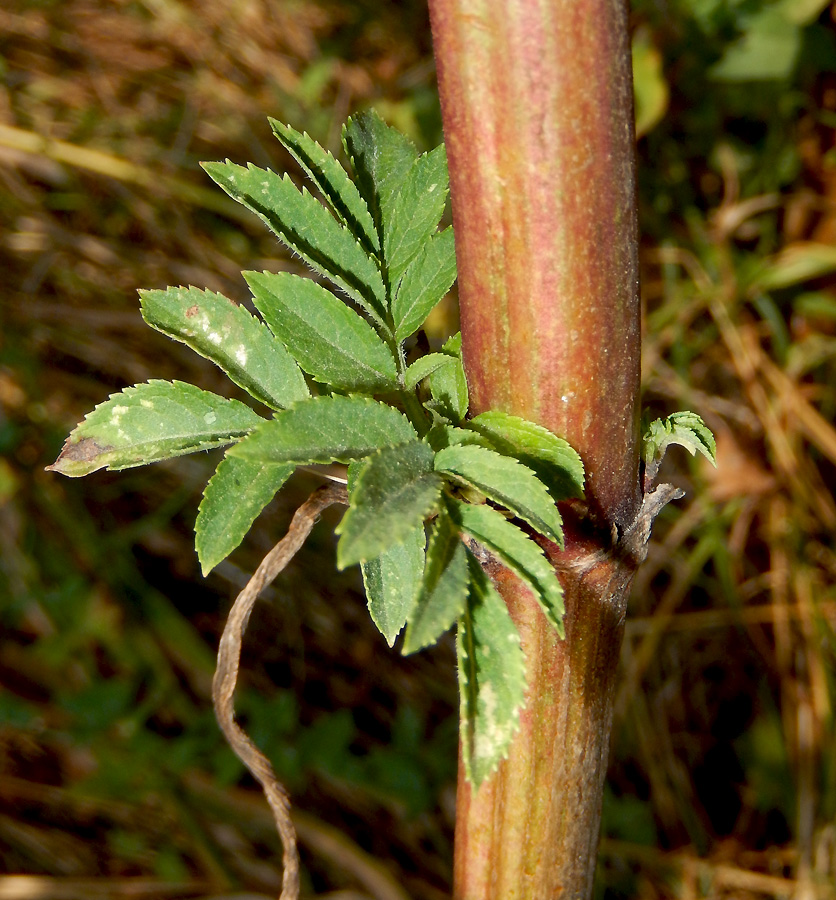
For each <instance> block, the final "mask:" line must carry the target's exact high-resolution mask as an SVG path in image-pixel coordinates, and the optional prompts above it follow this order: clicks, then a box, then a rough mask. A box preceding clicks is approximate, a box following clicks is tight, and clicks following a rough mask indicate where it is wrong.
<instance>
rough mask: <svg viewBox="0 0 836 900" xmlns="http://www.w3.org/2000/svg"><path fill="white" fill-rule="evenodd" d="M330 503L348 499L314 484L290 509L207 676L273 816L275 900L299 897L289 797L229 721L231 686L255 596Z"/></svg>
mask: <svg viewBox="0 0 836 900" xmlns="http://www.w3.org/2000/svg"><path fill="white" fill-rule="evenodd" d="M335 503H342V504H344V505H345V504H347V503H348V496H347V493H346V489H345V487H344V486H343V485H335V484H332V485H326V486H324V487H321V488H319V489H318V490H316V491H314V493H313V494H311V496H310V497H308V499H307V500H306V501H305V502H304V503H303V504H302V505H301V506H300V507H299V509H297V510H296V512H295V513H294V515H293V520H292V521H291V523H290V528H288V530H287V534H286V535H285V536H284V537H283V538H282V539H281V540H280V541H279V542H278V544H276V546H275V547H273V549H272V550H271V551H270V552H269V553H268V554H267V556H265V557H264V559H263V560H262V562H261V565H260V566H259V567H258V569H256V571H255V574H254V575H253V577H252V578H251V579H250V580H249V582H248V583H247V586H246V587H245V588H244V590H242V591H241V593H240V594H239V595H238V596H237V597H236V599H235V603H233V605H232V609H231V610H230V612H229V617H228V618H227V620H226V625H225V626H224V630H223V634H222V635H221V641H220V645H219V647H218V662H217V667H216V669H215V677H214V679H213V681H212V701H213V703H214V706H215V716H216V717H217V719H218V724H219V725H220V726H221V730H222V731H223V733H224V735H225V737H226V739H227V741H228V742H229V745H230V746H231V747H232V749H233V750H234V751H235V754H236V755H237V756H238V758H239V759H240V760H241V762H243V763H244V765H245V766H246V767H247V768H248V769H249V770H250V772H252V774H253V776H254V777H255V778H256V779H258V782H259V783H260V784H261V787H262V788H263V790H264V794H265V796H266V797H267V802H268V803H269V804H270V808H271V809H272V811H273V818H274V819H275V820H276V828H277V829H278V832H279V836H280V837H281V841H282V848H283V851H284V856H283V860H282V862H283V873H282V892H281V895H280V898H279V900H296V898H298V896H299V853H298V851H297V849H296V829H295V828H294V827H293V822H292V820H291V818H290V798H289V797H288V795H287V791H286V790H285V788H284V786H283V785H282V784H281V782H280V781H279V780H278V779H277V778H276V776H275V774H274V773H273V768H272V766H271V765H270V763H269V761H268V760H267V757H266V756H264V754H263V753H262V752H261V751H260V750H259V749H258V747H256V746H255V744H253V742H252V741H251V740H250V739H249V738H248V737H247V735H246V734H245V733H244V731H243V730H242V729H241V728H240V726H239V725H238V724H237V723H236V721H235V706H234V695H235V685H236V683H237V681H238V666H239V664H240V661H241V644H242V641H243V638H244V632H245V631H246V628H247V622H248V621H249V618H250V613H251V612H252V608H253V606H254V605H255V601H256V600H257V599H258V595H259V594H260V593H261V591H262V590H263V589H264V588H265V587H266V586H267V585H268V584H270V582H272V581H273V579H274V578H275V577H276V576H277V575H278V574H279V573H280V572H281V571H282V570H283V569H284V568H285V566H287V564H288V563H289V562H290V560H291V559H293V557H294V556H295V555H296V554H297V553H298V552H299V550H300V548H301V547H302V544H304V543H305V540H306V539H307V537H308V535H309V534H310V533H311V529H312V528H313V527H314V525H315V524H316V521H317V519H318V518H319V516H320V514H321V513H322V512H323V510H325V509H327V508H328V507H329V506H332V505H333V504H335Z"/></svg>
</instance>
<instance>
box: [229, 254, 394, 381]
mask: <svg viewBox="0 0 836 900" xmlns="http://www.w3.org/2000/svg"><path fill="white" fill-rule="evenodd" d="M244 278H246V280H247V284H248V285H249V286H250V289H251V290H252V292H253V297H254V300H255V305H256V307H257V308H258V311H259V312H260V313H261V315H262V317H263V318H264V321H265V322H266V323H267V324H268V325H269V327H270V330H271V331H272V332H273V334H275V335H276V337H277V338H279V339H280V340H281V341H282V342H283V344H284V346H286V347H287V349H288V350H289V351H290V352H291V353H292V354H293V357H294V358H295V359H296V360H297V362H298V363H299V365H300V366H301V367H302V368H303V369H304V370H305V371H306V372H307V373H308V374H309V375H312V376H313V377H314V378H315V379H316V380H317V381H321V382H324V383H325V384H330V385H332V386H333V387H335V388H339V389H340V390H346V391H363V392H366V393H369V394H373V393H377V392H383V391H392V390H395V389H396V388H397V384H398V382H397V377H398V376H397V370H396V368H395V358H394V357H393V356H392V352H391V350H390V349H389V348H388V347H387V346H386V344H385V343H384V342H383V341H382V340H381V339H380V337H378V335H377V333H376V332H375V330H374V329H373V328H372V326H371V325H369V323H368V322H367V321H366V320H365V319H363V318H362V317H361V316H359V315H358V314H357V313H356V312H355V311H354V310H353V309H351V308H350V307H348V306H346V304H345V303H343V302H342V300H339V299H338V298H337V297H335V296H334V295H333V294H332V293H331V292H330V291H327V290H326V289H325V288H324V287H322V286H321V285H319V284H317V283H316V282H315V281H311V279H310V278H302V277H300V276H299V275H291V274H290V273H289V272H278V273H275V274H274V273H271V272H244Z"/></svg>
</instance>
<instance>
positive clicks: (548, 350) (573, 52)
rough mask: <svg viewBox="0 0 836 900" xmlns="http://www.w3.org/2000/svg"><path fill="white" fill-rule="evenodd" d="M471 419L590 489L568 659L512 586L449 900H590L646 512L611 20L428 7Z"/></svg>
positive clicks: (488, 4)
mask: <svg viewBox="0 0 836 900" xmlns="http://www.w3.org/2000/svg"><path fill="white" fill-rule="evenodd" d="M430 13H431V20H432V27H433V40H434V44H435V54H436V62H437V67H438V80H439V90H440V94H441V104H442V117H443V122H444V132H445V141H446V145H447V155H448V160H449V166H450V181H451V196H452V202H453V220H454V224H455V227H456V254H457V260H458V271H459V297H460V306H461V323H462V335H463V347H464V362H465V369H466V371H467V376H468V382H469V386H470V391H471V397H472V412H473V413H474V414H476V413H479V412H481V411H483V410H487V409H502V410H505V411H506V412H509V413H512V414H514V415H519V416H522V417H524V418H528V419H532V420H534V421H538V422H540V423H542V424H543V425H545V426H546V427H547V428H549V429H550V430H552V431H554V432H555V433H556V434H559V435H561V436H562V437H564V438H566V439H567V440H568V441H569V442H570V443H571V444H572V445H573V446H574V447H575V448H576V449H577V450H578V451H579V453H580V454H581V456H582V458H583V460H584V464H585V467H586V471H587V489H586V502H585V504H572V505H570V506H567V508H566V509H565V510H564V517H565V519H566V525H567V528H566V550H565V552H563V553H559V552H558V551H557V549H556V548H554V547H551V548H549V552H550V556H551V559H552V561H553V562H554V564H555V566H556V568H557V569H558V572H559V573H560V576H561V580H562V582H563V586H564V590H565V599H566V607H567V614H566V640H565V641H563V642H560V641H558V640H557V639H556V636H555V635H554V633H553V631H552V630H551V629H550V628H549V626H548V625H547V623H546V621H545V619H544V618H543V617H542V615H541V614H540V612H539V610H538V608H537V607H536V604H535V603H534V602H533V598H532V597H531V595H530V594H529V593H528V591H527V590H526V589H525V588H523V587H522V586H521V584H520V583H519V582H518V581H517V580H516V579H515V578H514V577H513V576H511V575H510V573H508V574H505V575H503V576H500V578H499V579H498V586H499V588H500V590H501V591H502V593H503V596H504V597H505V599H506V601H507V603H508V606H509V609H510V610H511V613H512V615H513V617H514V619H515V621H516V622H517V625H518V627H519V629H520V632H521V635H522V638H523V647H524V649H525V652H526V656H527V665H528V677H529V692H528V698H527V705H526V709H525V711H524V713H523V716H522V726H521V730H520V733H519V736H518V738H517V739H516V740H515V742H514V745H513V747H512V750H511V754H510V756H509V758H508V760H507V761H506V762H504V763H503V764H502V765H501V766H500V769H499V770H498V772H497V773H496V774H495V775H494V776H492V777H491V779H489V780H488V781H487V782H486V783H484V784H483V786H482V787H481V789H480V790H479V792H478V794H476V795H474V794H473V792H472V789H471V787H470V785H468V784H467V783H466V782H465V781H464V780H463V778H461V779H460V785H459V794H458V812H457V828H456V871H455V897H456V898H457V900H512V898H527V900H544V898H547V897H577V898H584V897H587V896H589V894H590V891H591V886H592V878H593V874H594V865H595V850H596V847H597V841H598V828H599V820H600V804H601V791H602V785H603V778H604V775H605V771H606V760H607V753H608V744H609V732H610V720H611V715H612V686H613V679H614V676H615V669H616V664H617V660H618V653H619V648H620V643H621V635H622V627H623V617H624V609H625V605H626V597H627V592H628V590H629V585H630V581H631V579H632V572H633V568H634V563H633V560H632V559H631V558H630V556H629V554H627V555H625V554H622V553H619V552H617V551H616V543H617V541H618V537H619V535H621V534H623V533H624V532H625V531H626V530H627V529H628V528H629V527H630V525H631V524H632V523H633V522H634V521H635V519H636V516H637V514H638V510H639V507H640V503H641V491H640V485H639V460H638V405H637V404H638V391H639V375H640V366H639V364H640V358H639V357H640V324H639V303H638V291H637V288H638V274H637V273H638V262H637V234H636V210H635V163H634V148H633V107H632V75H631V66H630V48H629V40H628V34H627V9H626V4H625V2H623V0H430Z"/></svg>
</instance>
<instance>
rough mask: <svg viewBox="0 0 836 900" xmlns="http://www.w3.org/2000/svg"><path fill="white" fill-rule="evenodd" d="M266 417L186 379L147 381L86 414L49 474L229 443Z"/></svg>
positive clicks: (120, 465) (84, 471)
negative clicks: (185, 380)
mask: <svg viewBox="0 0 836 900" xmlns="http://www.w3.org/2000/svg"><path fill="white" fill-rule="evenodd" d="M263 422H264V419H262V418H261V416H257V415H256V414H255V413H254V412H253V411H252V410H251V409H250V408H249V407H248V406H245V405H244V404H243V403H239V402H238V401H237V400H226V399H224V398H223V397H219V396H218V395H217V394H211V393H209V391H202V390H200V388H196V387H195V386H194V385H193V384H185V383H184V382H182V381H157V380H155V381H149V382H147V383H145V384H137V385H134V387H128V388H125V389H124V390H123V391H120V392H119V393H118V394H111V396H110V397H108V399H107V400H105V402H104V403H100V404H99V405H98V406H97V407H96V408H95V409H94V410H93V411H92V412H90V413H88V414H87V415H86V416H85V418H84V421H83V422H82V423H81V424H80V425H78V426H76V428H75V429H74V430H73V432H72V433H71V434H70V436H69V437H68V438H67V440H66V441H65V443H64V447H63V449H62V450H61V453H60V455H59V456H58V459H57V460H55V462H54V463H53V464H52V465H51V466H48V467H47V468H48V470H50V471H53V472H61V474H63V475H69V476H71V477H73V478H76V477H78V476H80V475H89V474H90V473H91V472H95V471H96V470H97V469H104V468H107V469H114V470H115V469H128V468H131V467H133V466H143V465H145V464H146V463H152V462H157V461H158V460H161V459H168V458H169V457H171V456H182V455H183V454H184V453H194V452H195V451H196V450H208V449H210V448H211V447H220V446H222V445H224V444H231V443H232V442H233V441H236V440H238V439H239V438H241V437H243V436H244V435H245V434H248V433H249V432H251V431H252V430H253V429H254V428H256V427H257V426H258V425H259V424H261V423H263Z"/></svg>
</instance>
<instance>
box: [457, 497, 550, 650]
mask: <svg viewBox="0 0 836 900" xmlns="http://www.w3.org/2000/svg"><path fill="white" fill-rule="evenodd" d="M446 507H447V511H448V513H449V515H450V518H451V519H452V520H453V521H454V522H455V524H456V525H457V526H458V528H459V529H460V530H461V531H464V532H466V533H467V534H469V535H470V536H471V537H472V538H474V539H475V540H477V541H479V543H480V544H484V545H485V546H486V547H487V548H488V549H489V550H491V551H492V552H493V553H495V554H496V555H497V556H498V557H499V559H500V560H501V561H502V562H503V563H504V564H505V565H506V566H508V568H509V569H511V570H513V571H514V572H515V573H516V574H517V575H519V577H520V578H521V579H522V580H523V581H524V582H525V583H526V584H527V585H528V586H529V587H530V588H531V590H532V592H533V594H534V596H535V598H536V599H537V602H538V603H539V604H540V608H541V609H542V610H543V612H544V613H545V615H546V618H547V619H548V620H549V622H551V624H552V625H553V626H554V628H555V630H556V631H557V633H558V634H559V635H560V636H561V637H563V613H564V608H563V588H562V587H561V585H560V582H559V581H558V579H557V576H556V575H555V573H554V569H553V568H552V566H551V563H550V562H549V561H548V560H547V559H546V557H545V556H544V555H543V551H542V550H541V549H540V547H538V546H537V544H535V543H534V541H532V540H531V539H530V538H528V537H527V536H526V534H525V532H523V531H521V530H520V529H519V528H517V526H516V525H513V524H512V523H511V522H509V521H508V520H507V519H506V518H505V517H504V516H503V515H502V513H500V512H497V511H496V510H495V509H493V508H491V507H490V506H486V505H474V504H472V503H463V502H462V501H460V500H453V499H448V500H447V501H446Z"/></svg>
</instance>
